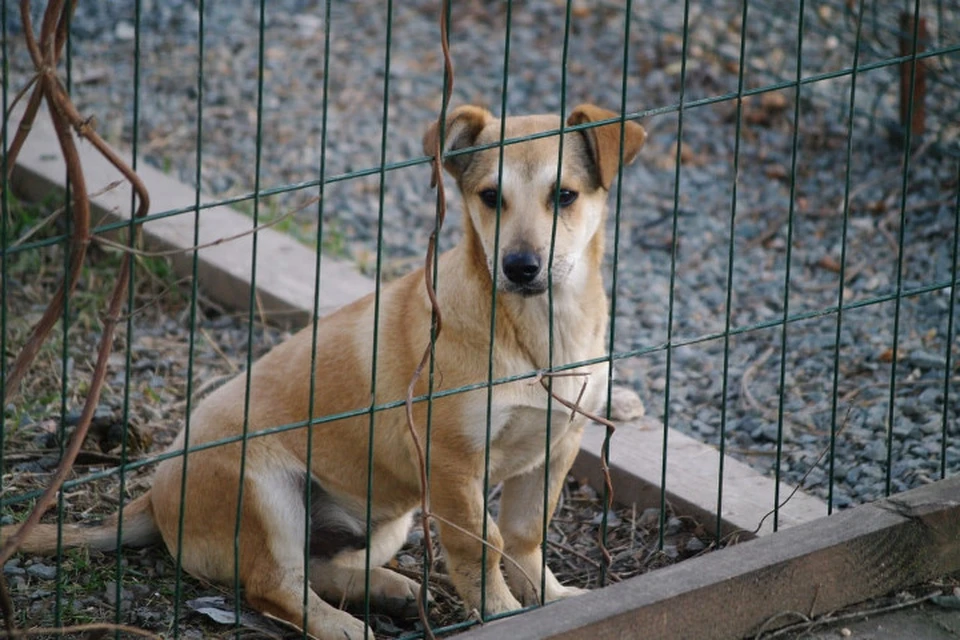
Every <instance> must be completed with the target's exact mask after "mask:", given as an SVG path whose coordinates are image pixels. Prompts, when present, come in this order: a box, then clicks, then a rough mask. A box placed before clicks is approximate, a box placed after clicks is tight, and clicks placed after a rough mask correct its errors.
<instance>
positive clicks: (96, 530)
mask: <svg viewBox="0 0 960 640" xmlns="http://www.w3.org/2000/svg"><path fill="white" fill-rule="evenodd" d="M121 521H122V525H123V526H122V527H120V529H119V530H120V535H121V536H122V540H121V543H122V544H124V545H127V546H132V547H143V546H146V545H148V544H151V543H153V542H156V541H158V540H159V539H160V529H158V528H157V524H156V522H155V521H154V519H153V506H152V505H151V503H150V492H149V491H148V492H147V493H145V494H143V495H142V496H140V497H139V498H137V499H136V500H134V501H133V502H131V503H129V504H128V505H126V506H125V507H124V508H123V510H122V511H120V512H119V513H115V514H114V515H112V516H110V517H109V518H106V519H104V520H101V521H99V522H96V523H91V524H65V525H63V527H61V528H60V532H59V533H58V527H57V525H55V524H38V525H37V526H35V527H34V528H32V529H31V530H30V531H29V532H28V533H27V537H26V538H24V539H23V541H22V542H21V544H20V547H19V549H18V551H20V552H22V553H35V554H38V555H50V554H53V553H56V552H58V550H59V549H61V548H67V547H89V548H91V549H96V550H98V551H112V550H114V549H116V548H117V531H118V524H119V523H121ZM19 530H20V525H19V524H14V525H10V526H7V527H3V528H2V529H0V543H6V541H7V540H9V539H10V537H11V536H13V535H14V534H16V533H17V531H19Z"/></svg>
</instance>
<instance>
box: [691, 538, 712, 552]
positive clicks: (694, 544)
mask: <svg viewBox="0 0 960 640" xmlns="http://www.w3.org/2000/svg"><path fill="white" fill-rule="evenodd" d="M706 548H707V545H705V544H704V543H703V540H701V539H700V538H690V539H689V540H687V544H686V550H687V552H688V553H699V552H701V551H703V550H704V549H706Z"/></svg>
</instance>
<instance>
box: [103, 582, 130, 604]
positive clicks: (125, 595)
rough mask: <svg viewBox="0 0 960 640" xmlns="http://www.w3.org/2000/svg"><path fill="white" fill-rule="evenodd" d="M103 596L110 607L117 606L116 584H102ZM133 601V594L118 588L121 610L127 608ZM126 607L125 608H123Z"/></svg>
mask: <svg viewBox="0 0 960 640" xmlns="http://www.w3.org/2000/svg"><path fill="white" fill-rule="evenodd" d="M103 596H104V598H105V599H106V601H107V603H109V605H110V606H111V607H115V606H117V583H116V582H114V581H112V580H111V581H110V582H107V583H106V584H104V591H103ZM132 599H133V594H132V593H131V592H130V591H129V590H128V589H124V588H122V587H121V588H120V605H121V609H125V608H128V607H129V606H130V601H131V600H132ZM124 605H126V607H125V606H124Z"/></svg>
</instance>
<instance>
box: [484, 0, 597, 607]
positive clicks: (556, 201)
mask: <svg viewBox="0 0 960 640" xmlns="http://www.w3.org/2000/svg"><path fill="white" fill-rule="evenodd" d="M572 5H573V0H567V3H566V9H565V15H564V19H563V47H562V49H561V53H560V65H561V66H560V133H558V134H557V135H558V138H557V142H558V144H557V182H556V185H555V186H554V192H553V223H552V225H551V228H550V255H549V257H548V258H547V336H548V340H547V347H548V350H547V351H548V353H547V370H548V371H549V372H550V373H553V367H554V346H555V345H554V339H553V335H554V324H555V320H556V318H555V312H554V301H553V298H554V296H553V258H554V254H555V250H556V248H557V222H558V220H559V217H560V191H561V185H562V184H563V139H564V133H565V130H566V127H567V60H568V59H569V56H570V17H571V15H572ZM605 231H606V230H604V229H601V230H600V233H604V232H605ZM546 383H547V415H546V429H545V432H546V433H545V436H544V440H545V442H544V458H543V459H544V463H543V518H542V520H543V522H542V535H543V539H542V540H541V542H540V544H541V549H542V552H541V554H540V593H541V598H540V600H541V601H543V597H542V594H545V593H546V580H547V571H546V566H547V553H546V548H547V547H546V545H547V525H548V524H549V522H550V513H549V510H550V490H549V487H550V443H551V440H552V438H553V429H552V424H551V422H552V421H551V417H552V416H553V378H552V377H547V379H546ZM488 446H489V445H488ZM606 522H607V512H606V509H604V511H603V516H602V521H601V525H600V526H601V531H605V530H606ZM601 540H604V545H606V540H605V539H604V538H602V537H601ZM604 557H606V555H605V556H604ZM604 572H605V568H604V567H603V566H602V565H601V581H602V580H604V579H605V575H606V574H605V573H604Z"/></svg>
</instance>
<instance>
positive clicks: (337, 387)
mask: <svg viewBox="0 0 960 640" xmlns="http://www.w3.org/2000/svg"><path fill="white" fill-rule="evenodd" d="M614 118H617V119H618V121H617V122H612V123H607V124H603V125H601V126H595V127H592V128H590V127H582V128H581V127H577V128H576V130H573V131H566V132H565V133H564V134H563V136H562V144H561V136H560V135H559V132H558V130H559V129H560V125H561V120H560V118H559V117H557V116H550V115H536V116H518V117H510V118H507V119H506V120H505V122H504V123H503V127H504V128H503V135H505V137H506V138H507V139H513V138H520V137H527V136H532V138H529V139H525V140H524V141H523V142H519V143H512V144H507V145H505V146H503V148H502V166H501V150H500V148H499V145H498V144H497V143H499V142H500V141H501V121H500V120H499V119H497V118H495V117H494V116H493V115H492V114H491V113H490V112H489V111H487V110H485V109H483V108H480V107H476V106H462V107H459V108H457V109H455V110H453V111H452V112H450V113H449V115H448V118H447V120H446V123H445V127H444V128H445V133H446V135H445V136H444V139H445V143H444V148H443V150H442V151H443V157H444V162H443V166H444V168H445V169H446V171H447V172H448V173H449V174H450V175H451V176H452V177H453V178H454V179H455V180H456V183H457V186H458V188H459V191H460V194H461V196H462V202H463V208H464V212H463V213H464V216H463V235H462V238H461V239H460V241H459V242H458V244H457V245H456V246H455V247H454V248H452V249H450V250H449V251H447V252H445V253H443V254H442V255H441V256H440V257H439V259H438V268H437V273H438V277H437V286H436V296H437V299H438V301H439V305H440V308H441V310H442V314H443V330H442V332H441V333H440V334H439V336H438V338H437V340H436V347H435V351H434V354H433V359H434V360H433V362H434V368H435V371H436V374H437V375H436V377H435V381H436V382H437V384H438V386H441V387H443V388H447V389H452V388H455V387H460V386H466V385H476V386H475V387H474V388H473V389H472V390H468V391H466V392H463V393H457V394H450V395H446V396H443V397H439V398H435V399H434V400H433V402H432V409H431V412H432V413H431V416H430V423H431V425H432V427H431V433H430V466H429V495H430V510H431V512H432V513H433V514H435V515H436V519H437V523H438V526H439V530H440V540H441V543H442V547H443V550H444V555H445V559H446V563H447V568H448V572H449V575H450V578H451V580H452V581H453V584H454V585H455V587H456V590H457V592H458V593H459V595H460V596H461V598H462V599H463V601H464V603H465V605H466V607H467V608H468V610H469V609H477V610H480V609H481V606H483V610H482V613H483V614H485V615H489V614H499V613H503V612H507V611H511V610H515V609H518V608H520V607H521V606H522V605H529V604H534V603H543V602H549V601H552V600H557V599H560V598H566V597H568V596H572V595H575V594H577V593H580V592H581V590H580V589H577V588H572V587H568V586H563V585H562V584H560V582H559V581H558V580H557V579H556V578H555V577H554V575H553V574H552V573H551V571H550V569H549V568H545V565H544V563H543V559H542V552H541V543H542V535H543V522H544V507H546V509H547V513H548V514H550V515H552V513H553V511H554V509H555V507H556V504H557V500H558V497H559V494H560V491H561V489H562V486H563V483H564V479H565V477H566V474H567V472H568V471H569V469H570V466H571V465H572V463H573V460H574V457H575V456H576V454H577V451H578V448H579V443H580V437H581V434H582V432H583V427H584V424H585V422H586V418H585V417H584V416H583V415H581V414H580V413H578V412H577V411H574V410H572V409H571V408H570V407H568V406H567V405H566V404H564V403H561V402H560V401H558V400H556V399H553V400H549V401H548V398H549V394H548V392H547V391H546V390H545V388H544V386H543V385H541V384H538V383H536V380H534V381H531V380H530V379H529V378H528V379H520V380H515V381H512V382H508V383H502V384H497V385H495V386H493V387H492V392H491V393H492V395H491V397H490V399H489V404H488V389H487V388H486V387H485V386H483V385H477V383H483V382H486V381H487V380H488V375H489V372H488V365H489V357H490V353H491V344H490V340H491V326H493V340H494V342H493V345H492V359H493V362H492V372H493V377H494V379H499V378H506V377H510V376H518V375H521V374H529V373H531V372H536V371H544V370H547V369H549V367H550V366H551V365H552V366H553V367H563V366H564V365H569V364H571V363H577V362H582V361H596V359H598V358H600V357H601V356H603V355H604V353H605V351H606V349H605V340H606V337H607V336H606V333H607V332H606V329H607V324H608V313H609V311H608V308H607V299H606V294H605V290H604V285H603V280H602V273H601V264H602V261H603V255H604V220H605V217H606V210H607V196H608V192H609V189H610V186H611V183H612V182H613V180H614V179H615V178H616V176H617V174H618V172H619V171H620V166H621V163H623V164H626V163H630V162H631V161H632V160H633V159H634V157H635V156H636V155H637V153H638V151H639V150H640V148H641V147H642V145H643V143H644V140H645V137H646V132H645V131H644V129H643V127H641V126H640V125H639V124H637V123H635V122H632V121H630V120H625V121H620V120H619V116H618V115H617V114H614V113H612V112H610V111H606V110H604V109H601V108H599V107H596V106H594V105H590V104H583V105H580V106H578V107H576V108H575V109H574V110H573V111H572V112H571V114H570V116H569V118H568V119H567V123H566V124H567V125H568V126H569V127H575V126H576V125H585V124H588V123H595V122H599V121H604V120H610V119H614ZM550 131H557V132H558V133H557V134H554V135H542V136H539V137H538V136H536V135H535V134H543V133H545V132H550ZM439 136H440V131H439V127H438V124H437V123H434V124H433V125H432V126H431V127H430V128H429V129H428V130H427V132H426V134H425V136H424V151H425V153H426V154H427V155H433V154H434V153H435V150H436V148H437V141H438V137H439ZM472 147H486V148H481V149H480V150H476V151H473V152H470V151H469V149H470V148H472ZM458 151H462V153H456V152H458ZM558 170H559V173H560V175H559V176H558ZM558 181H559V184H558ZM498 218H499V222H498ZM551 245H552V247H551ZM551 259H552V263H551ZM423 279H424V273H423V270H419V271H416V272H413V273H411V274H409V275H407V276H405V277H403V278H400V279H398V280H396V281H394V282H393V283H391V284H389V285H387V286H385V287H384V288H383V289H382V292H381V294H380V300H379V305H380V309H379V323H376V322H375V298H374V296H373V294H371V295H368V296H367V297H365V298H362V299H360V300H358V301H356V302H354V303H352V304H349V305H347V306H345V307H343V308H341V309H340V310H338V311H336V312H334V313H333V314H331V315H328V316H326V317H324V318H321V319H319V320H318V321H317V328H316V331H317V345H316V354H315V355H316V357H315V359H314V358H312V357H311V356H312V355H313V354H312V344H313V332H312V328H311V327H307V328H306V329H304V330H302V331H301V332H299V333H297V334H296V335H294V336H293V337H291V338H290V339H288V340H287V341H285V342H284V343H282V344H280V345H279V346H277V347H275V348H274V349H273V350H272V351H270V352H269V353H268V354H266V355H265V356H263V357H262V358H261V359H260V360H259V361H258V362H257V363H256V364H255V365H254V366H253V367H252V369H251V371H250V389H249V399H248V402H245V400H247V398H245V394H246V376H243V375H241V376H237V377H236V378H234V379H233V380H231V381H230V382H228V383H226V384H225V385H224V386H222V387H220V388H219V389H217V390H216V391H214V392H213V393H212V394H210V395H209V396H207V397H206V398H205V399H204V400H202V401H201V402H200V403H199V404H198V406H197V407H196V409H195V411H194V412H193V415H192V416H191V420H190V428H189V434H188V433H187V432H186V431H183V432H181V433H180V434H179V435H178V436H177V438H176V440H175V441H174V443H173V444H172V445H171V450H172V451H181V450H183V449H184V448H185V447H196V446H198V445H202V444H204V443H210V442H212V441H215V440H219V439H222V438H229V437H231V436H233V437H235V436H238V435H240V434H242V433H244V431H243V430H244V428H246V429H247V432H248V433H253V432H256V431H259V430H263V429H267V428H270V427H276V426H278V425H284V424H291V423H297V422H300V423H305V422H306V421H307V420H308V419H309V418H310V416H311V415H313V416H316V417H320V416H334V415H339V414H344V413H346V414H350V412H353V413H352V414H350V415H348V416H346V417H341V418H340V419H336V420H332V421H326V422H320V423H317V424H315V425H314V426H313V427H312V428H311V431H312V436H308V430H307V429H306V428H300V429H290V430H283V431H278V432H273V433H271V434H269V435H265V436H257V437H251V438H249V439H247V440H246V443H245V445H244V444H243V443H242V442H240V441H236V440H235V441H233V442H231V443H229V444H225V445H222V446H216V447H210V448H206V449H202V450H200V451H194V452H191V453H189V454H188V456H186V457H183V456H177V457H173V458H170V459H166V460H164V461H162V462H160V463H159V465H158V466H157V469H156V472H155V475H154V478H153V482H152V486H151V488H150V490H149V491H147V493H145V494H144V495H142V496H140V497H139V498H137V499H135V500H133V501H132V502H130V503H129V504H127V505H126V506H125V507H124V508H123V510H122V512H121V513H120V514H115V515H114V516H111V517H110V518H107V519H106V520H104V521H103V522H102V523H98V524H94V525H84V524H80V525H66V526H64V527H63V529H62V541H61V544H62V546H63V547H69V546H81V545H82V546H87V547H90V548H95V549H100V550H104V551H110V550H113V549H114V548H115V547H116V544H117V528H118V526H117V525H118V518H120V517H122V522H123V526H122V543H123V544H124V545H130V546H144V545H148V544H151V543H155V542H158V541H160V540H162V541H163V542H164V543H165V545H166V547H167V549H168V550H169V551H170V552H171V553H173V554H174V555H176V554H177V553H178V552H179V554H180V557H181V559H182V563H183V568H184V569H185V570H186V571H187V572H189V573H191V574H193V575H194V576H196V577H198V578H202V579H206V580H210V581H215V582H222V583H226V584H233V580H234V575H235V572H237V574H238V575H239V580H240V582H241V584H242V586H243V590H244V595H245V597H246V599H247V601H248V602H249V604H250V605H251V606H252V607H254V608H255V609H258V610H260V611H261V612H263V613H265V614H268V615H271V616H274V617H277V618H279V619H282V620H285V621H287V622H289V623H291V624H293V625H296V626H297V627H298V628H303V626H304V625H305V626H306V631H307V632H308V633H309V634H310V635H312V636H314V637H316V638H318V639H320V640H334V639H336V640H342V639H343V638H349V639H351V640H355V639H361V638H372V637H373V635H372V632H370V631H365V629H367V627H366V625H364V623H363V622H361V621H360V620H359V619H357V618H355V617H353V616H352V615H350V614H349V613H347V612H345V611H343V610H341V609H339V608H337V607H336V606H335V605H334V604H328V602H330V603H344V602H346V603H352V604H357V603H362V602H363V601H364V590H365V584H366V580H367V575H366V572H367V566H368V564H367V563H368V562H369V567H371V568H370V569H369V589H370V602H371V605H372V606H373V607H376V608H380V609H384V610H386V611H391V612H396V611H404V612H408V613H409V612H410V611H411V610H413V611H415V610H416V602H417V598H418V592H419V585H418V584H417V583H416V582H415V581H413V580H411V579H409V578H406V577H404V576H402V575H400V574H398V573H396V572H394V571H391V570H390V569H388V568H385V567H383V565H384V564H385V563H387V562H388V561H389V560H390V559H391V558H392V557H393V556H394V554H395V553H396V552H397V550H398V549H399V548H400V546H401V545H402V544H403V543H404V541H405V540H406V536H407V533H408V530H409V528H410V526H411V522H412V519H413V514H414V512H415V511H416V509H417V508H418V507H419V505H420V496H421V480H420V477H421V476H420V468H419V464H418V457H417V453H416V449H415V444H414V441H413V438H412V437H411V434H410V432H409V431H408V424H407V419H406V415H405V409H404V407H403V406H394V407H393V408H390V409H387V410H383V411H377V412H375V413H374V414H373V417H372V418H371V412H370V408H371V407H372V406H373V405H380V404H384V403H392V402H394V401H400V400H403V399H404V398H405V397H406V395H407V387H408V384H409V383H410V380H411V377H412V374H413V372H414V370H415V368H416V367H417V364H418V362H419V360H420V358H421V354H422V350H423V349H424V346H425V345H426V344H427V342H428V340H429V338H430V334H431V322H432V316H431V304H430V301H429V299H428V296H427V293H426V291H425V287H424V286H423ZM494 283H496V285H495V290H494ZM494 301H495V304H494ZM551 305H552V321H551V318H550V316H551V309H550V307H551ZM492 315H494V317H493V322H492V323H491V316H492ZM551 326H552V327H553V335H552V342H553V346H552V362H551V346H550V343H551V335H550V331H549V327H551ZM374 331H377V344H378V345H379V346H378V353H376V354H374V353H373V347H372V342H373V340H372V337H373V336H374ZM312 362H315V363H316V366H315V371H313V372H312V373H313V374H314V375H313V377H311V363H312ZM374 367H375V369H376V370H375V371H374ZM573 372H574V374H575V375H565V376H555V377H553V378H552V379H551V384H552V393H553V394H555V398H564V399H566V400H568V401H569V404H573V403H576V404H577V405H578V406H584V407H597V406H600V405H601V401H602V396H603V393H604V391H605V389H606V385H607V382H606V375H605V374H606V364H604V363H599V364H597V363H594V364H588V365H583V366H578V367H576V368H575V369H573ZM374 373H375V374H376V392H375V395H373V394H372V393H371V381H372V380H373V379H374V378H373V376H374ZM311 381H312V382H313V389H312V391H313V394H312V395H313V399H312V400H311ZM414 392H415V394H416V395H421V394H426V393H427V392H428V383H427V381H426V380H424V379H421V380H420V381H419V382H418V383H417V385H416V386H415V389H414ZM311 402H313V410H312V413H311V407H310V405H311ZM548 407H549V414H548ZM427 410H428V404H427V403H426V402H418V403H416V404H415V405H414V408H413V417H414V424H415V425H416V426H415V428H416V430H417V433H418V435H419V437H420V439H421V440H422V441H424V442H425V441H426V437H427V434H426V425H427ZM245 412H246V417H245ZM371 420H372V423H371ZM548 425H549V438H550V441H549V458H547V454H546V451H547V446H546V445H547V434H548ZM308 437H310V440H309V443H308ZM371 439H372V442H371ZM371 447H372V453H370V451H371V449H370V448H371ZM244 448H245V452H244V451H243V450H244ZM242 453H243V454H244V455H245V463H243V464H241V454H242ZM308 459H309V464H310V466H309V469H308V467H307V463H308ZM487 459H488V463H489V486H494V485H495V484H496V483H501V482H502V483H503V488H502V497H501V502H500V511H499V517H498V519H497V520H496V521H494V520H493V518H492V517H491V516H490V514H488V513H487V512H486V511H485V510H484V496H483V488H484V474H485V469H486V468H487V467H486V465H487ZM185 465H186V473H184V466H185ZM370 465H372V469H371V468H370ZM545 466H547V467H548V469H547V471H548V474H547V475H548V477H549V486H548V487H546V490H547V504H546V505H545V504H544V490H545V487H544V484H545V480H544V478H545V473H544V472H545V468H544V467H545ZM241 468H243V469H244V471H243V477H242V478H241ZM368 476H369V477H370V478H371V479H372V483H371V486H369V487H368ZM184 477H185V478H186V481H185V486H181V485H182V480H183V478H184ZM241 481H242V486H243V489H242V494H241V492H240V486H241ZM308 488H309V490H308ZM368 491H369V494H368ZM181 495H182V502H181ZM308 495H309V504H307V502H306V500H307V496H308ZM368 495H369V499H368ZM241 496H242V497H241ZM238 502H239V504H238ZM181 505H182V506H181ZM181 508H182V509H183V513H182V514H181ZM368 509H369V525H370V528H371V530H370V533H369V535H368V534H367V526H368ZM238 513H239V518H240V522H239V527H238V523H237V517H238ZM181 515H182V533H181V532H180V531H179V526H180V524H179V523H180V521H181ZM308 527H309V531H310V534H309V556H310V559H309V562H308V563H305V547H306V544H307V529H308ZM484 529H485V530H486V540H487V545H486V546H487V549H486V553H485V554H484V549H483V548H484V544H483V543H482V541H481V540H482V536H483V532H484ZM15 530H16V525H13V526H11V527H5V528H4V530H3V532H2V534H3V536H4V537H5V538H6V537H9V536H10V535H12V533H13V532H14V531H15ZM237 531H239V533H238V534H237V535H236V538H235V533H236V532H237ZM235 542H236V544H237V545H238V548H237V554H236V556H235ZM178 545H179V548H178ZM57 548H58V545H57V528H56V526H55V525H40V526H38V527H36V528H34V529H33V530H32V531H31V532H30V534H29V535H28V536H27V538H26V539H25V541H24V543H23V545H22V546H21V547H20V550H21V551H22V552H27V553H35V554H36V553H54V552H56V550H57ZM368 554H369V558H368ZM504 555H505V556H506V559H505V561H504V562H503V568H501V559H502V558H503V556H504ZM235 558H236V559H238V560H237V561H236V562H237V564H236V565H235ZM484 558H485V562H484ZM305 565H306V566H305ZM307 578H309V580H307ZM308 585H309V586H308ZM481 585H485V594H484V593H481ZM541 585H543V589H542V592H541ZM411 607H412V609H411Z"/></svg>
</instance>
